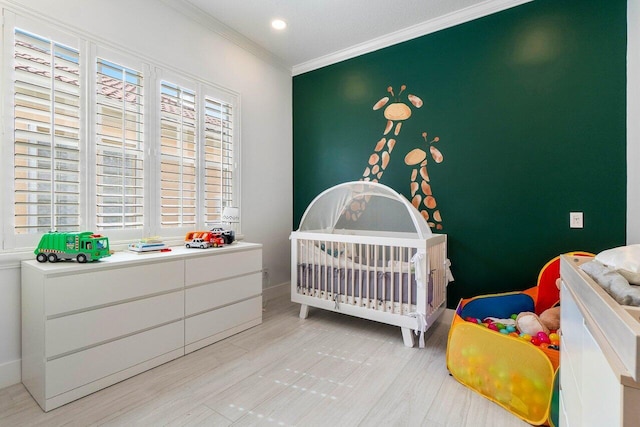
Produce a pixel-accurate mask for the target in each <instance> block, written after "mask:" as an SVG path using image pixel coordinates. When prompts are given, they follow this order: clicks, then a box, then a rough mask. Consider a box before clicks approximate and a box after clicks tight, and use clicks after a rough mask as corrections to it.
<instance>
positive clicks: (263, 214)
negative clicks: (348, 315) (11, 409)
mask: <svg viewBox="0 0 640 427" xmlns="http://www.w3.org/2000/svg"><path fill="white" fill-rule="evenodd" d="M0 5H2V6H6V7H7V8H10V9H13V10H16V11H17V12H18V13H20V14H24V13H23V12H24V11H25V10H27V11H31V12H33V13H34V14H37V15H39V16H44V17H46V19H47V20H48V21H49V22H59V23H60V24H61V25H68V26H69V28H71V29H73V30H77V31H80V32H81V33H84V34H89V35H91V37H92V38H96V39H97V40H98V41H100V40H104V41H108V42H110V43H112V44H113V45H115V46H117V47H124V48H125V49H127V50H129V51H131V52H132V53H137V54H141V55H143V56H145V57H147V58H153V59H154V60H156V61H157V62H159V63H160V64H161V65H168V66H170V67H173V68H176V69H179V70H182V71H185V72H187V73H189V74H192V75H195V76H197V77H200V78H203V79H205V80H207V81H209V82H211V83H214V84H217V85H219V86H222V87H224V88H226V89H230V90H232V91H234V92H237V93H239V94H240V96H241V139H242V140H241V143H242V153H241V156H242V163H241V168H242V169H241V173H242V177H241V192H242V200H241V207H242V212H241V215H242V220H243V224H242V232H243V234H244V235H245V239H246V240H247V241H252V242H258V243H262V244H263V245H264V247H263V249H264V250H263V253H264V258H263V265H264V267H265V268H267V270H268V281H267V282H266V283H265V285H271V286H275V285H279V284H284V283H288V282H289V277H290V264H289V263H290V261H289V260H290V248H289V240H288V237H289V233H290V232H291V224H292V211H293V208H292V206H293V203H292V194H293V191H292V179H293V178H292V169H293V168H292V161H293V160H292V124H291V121H292V112H291V72H290V70H287V69H285V68H284V67H282V66H280V65H278V64H277V63H276V62H274V61H271V60H269V59H268V58H267V57H266V56H264V57H263V56H262V55H260V57H258V56H257V55H254V54H252V53H250V52H249V51H248V50H245V49H243V48H240V47H239V46H238V45H236V44H234V43H232V42H230V41H228V40H227V39H225V38H223V37H221V36H219V35H217V34H216V33H214V32H212V31H211V30H210V29H208V28H205V27H204V26H202V25H199V24H198V23H197V22H195V21H193V20H190V19H188V18H186V17H184V16H182V15H180V14H178V13H176V11H175V10H174V9H171V8H170V7H168V6H167V5H166V4H164V3H163V2H161V1H158V0H136V1H131V0H108V1H104V0H56V1H51V0H11V1H10V0H0ZM21 11H22V12H21ZM35 11H37V12H35ZM123 11H127V12H126V13H123ZM2 263H3V262H2V257H0V388H2V387H3V386H6V385H10V384H12V383H16V382H19V380H20V378H19V363H20V299H19V298H20V297H19V293H20V283H19V282H20V280H19V269H18V268H17V267H18V264H17V262H16V261H15V260H14V261H12V262H11V263H10V265H9V266H6V267H7V268H4V267H3V265H2ZM16 370H17V375H18V376H17V377H16Z"/></svg>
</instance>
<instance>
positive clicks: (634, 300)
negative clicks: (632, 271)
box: [580, 260, 640, 306]
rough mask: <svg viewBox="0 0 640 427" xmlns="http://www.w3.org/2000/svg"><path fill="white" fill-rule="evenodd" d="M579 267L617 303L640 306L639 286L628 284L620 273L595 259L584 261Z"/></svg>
mask: <svg viewBox="0 0 640 427" xmlns="http://www.w3.org/2000/svg"><path fill="white" fill-rule="evenodd" d="M580 268H581V269H582V271H584V272H585V273H587V274H588V275H589V277H591V278H592V279H593V280H595V281H596V283H598V284H599V285H600V286H602V288H603V289H604V290H605V291H607V293H608V294H609V295H611V296H612V297H613V299H615V300H616V301H617V302H618V303H619V304H622V305H634V306H640V286H634V285H630V284H629V282H628V281H627V279H625V278H624V277H623V276H622V275H621V274H620V273H617V272H616V271H614V270H613V269H611V268H609V267H607V266H606V265H604V264H602V263H600V262H598V261H595V260H594V261H589V262H585V263H584V264H582V265H581V266H580Z"/></svg>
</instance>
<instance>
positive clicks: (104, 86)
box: [96, 58, 144, 231]
mask: <svg viewBox="0 0 640 427" xmlns="http://www.w3.org/2000/svg"><path fill="white" fill-rule="evenodd" d="M96 65H97V68H96V79H97V80H96V88H97V93H96V196H97V204H96V209H97V210H96V216H97V218H96V221H97V223H96V225H97V227H98V229H100V230H107V231H108V230H122V229H137V228H142V227H143V225H144V216H143V214H144V182H143V179H144V132H143V130H144V110H143V108H144V102H143V101H144V93H143V76H142V73H141V72H139V71H136V70H132V69H129V68H127V67H124V66H121V65H118V64H115V63H113V62H110V61H107V60H105V59H102V58H97V60H96Z"/></svg>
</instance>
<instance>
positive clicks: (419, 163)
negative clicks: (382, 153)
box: [404, 132, 444, 230]
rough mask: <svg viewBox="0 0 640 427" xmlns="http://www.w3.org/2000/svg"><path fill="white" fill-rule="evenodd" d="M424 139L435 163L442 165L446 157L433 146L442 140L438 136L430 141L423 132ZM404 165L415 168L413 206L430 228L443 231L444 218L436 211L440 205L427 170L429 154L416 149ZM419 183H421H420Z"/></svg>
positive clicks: (412, 181)
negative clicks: (432, 189)
mask: <svg viewBox="0 0 640 427" xmlns="http://www.w3.org/2000/svg"><path fill="white" fill-rule="evenodd" d="M422 138H423V139H424V142H426V144H427V147H429V152H430V154H431V158H433V161H434V162H436V163H442V161H443V160H444V156H443V155H442V153H441V152H440V150H438V149H437V148H436V147H435V146H433V144H435V143H436V142H438V141H440V138H439V137H437V136H436V137H435V138H433V139H432V140H431V141H428V140H427V132H422ZM404 163H405V164H406V165H407V166H412V167H413V170H412V171H411V184H410V187H411V197H412V199H411V204H412V205H413V206H415V208H416V209H418V210H419V211H420V213H421V214H422V216H423V217H424V219H425V220H427V222H428V224H429V227H431V228H435V229H437V230H442V224H441V223H442V216H441V215H440V210H439V209H436V207H437V206H438V204H437V202H436V198H435V197H434V196H433V192H432V191H431V184H430V179H429V171H428V170H427V152H426V151H424V150H423V149H421V148H415V149H413V150H411V151H409V153H407V155H406V156H405V157H404ZM418 181H420V182H419V183H418ZM421 208H422V209H421ZM430 212H431V214H430Z"/></svg>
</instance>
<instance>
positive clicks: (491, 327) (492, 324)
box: [487, 323, 498, 331]
mask: <svg viewBox="0 0 640 427" xmlns="http://www.w3.org/2000/svg"><path fill="white" fill-rule="evenodd" d="M487 328H489V329H491V330H492V331H497V330H498V327H497V326H496V325H495V323H489V324H488V325H487Z"/></svg>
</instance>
